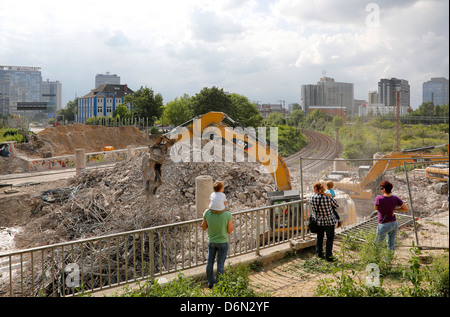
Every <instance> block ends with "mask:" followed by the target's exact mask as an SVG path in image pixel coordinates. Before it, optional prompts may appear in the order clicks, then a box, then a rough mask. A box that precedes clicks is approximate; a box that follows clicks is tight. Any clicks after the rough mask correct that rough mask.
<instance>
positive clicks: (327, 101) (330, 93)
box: [301, 76, 354, 113]
mask: <svg viewBox="0 0 450 317" xmlns="http://www.w3.org/2000/svg"><path fill="white" fill-rule="evenodd" d="M301 96H302V102H303V104H302V107H303V109H304V110H305V112H306V113H309V107H310V106H329V107H341V108H342V109H343V110H344V111H345V109H347V108H348V110H349V111H351V110H352V109H353V105H354V85H353V84H352V83H342V82H336V81H334V79H333V78H330V77H325V76H323V77H322V78H320V81H319V82H318V83H317V85H312V84H308V85H302V86H301Z"/></svg>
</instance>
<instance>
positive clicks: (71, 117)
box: [57, 98, 78, 121]
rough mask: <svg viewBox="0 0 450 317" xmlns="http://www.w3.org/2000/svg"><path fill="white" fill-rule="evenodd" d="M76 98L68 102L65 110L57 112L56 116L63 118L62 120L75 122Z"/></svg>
mask: <svg viewBox="0 0 450 317" xmlns="http://www.w3.org/2000/svg"><path fill="white" fill-rule="evenodd" d="M77 103H78V98H75V100H73V101H69V102H68V103H67V105H66V107H65V108H63V109H61V110H59V111H58V113H57V115H58V116H64V120H67V121H75V115H76V114H77Z"/></svg>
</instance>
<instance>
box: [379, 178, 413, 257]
mask: <svg viewBox="0 0 450 317" xmlns="http://www.w3.org/2000/svg"><path fill="white" fill-rule="evenodd" d="M392 188H393V186H392V184H391V183H389V182H388V181H385V182H382V183H381V184H380V189H381V192H382V193H383V195H382V196H377V197H376V198H375V209H376V210H377V211H378V227H377V235H376V238H375V242H376V243H381V242H383V241H384V239H385V238H386V235H387V236H388V241H387V244H388V248H389V250H392V251H394V250H395V236H396V235H397V231H398V223H397V218H396V217H395V214H394V212H396V211H408V210H409V208H408V206H407V205H406V204H405V203H404V202H403V201H402V200H401V199H400V198H398V197H397V196H395V195H392Z"/></svg>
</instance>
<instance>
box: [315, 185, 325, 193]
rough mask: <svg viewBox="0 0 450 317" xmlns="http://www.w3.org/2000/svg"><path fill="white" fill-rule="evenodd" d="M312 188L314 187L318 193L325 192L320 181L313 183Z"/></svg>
mask: <svg viewBox="0 0 450 317" xmlns="http://www.w3.org/2000/svg"><path fill="white" fill-rule="evenodd" d="M313 188H314V189H316V190H317V191H318V192H319V193H324V192H325V188H324V187H323V185H322V183H315V184H314V186H313Z"/></svg>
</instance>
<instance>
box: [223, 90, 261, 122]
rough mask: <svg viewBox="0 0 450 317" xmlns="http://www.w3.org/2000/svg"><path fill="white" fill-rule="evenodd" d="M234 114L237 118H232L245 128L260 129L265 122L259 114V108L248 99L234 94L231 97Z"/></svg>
mask: <svg viewBox="0 0 450 317" xmlns="http://www.w3.org/2000/svg"><path fill="white" fill-rule="evenodd" d="M230 99H231V103H232V107H233V111H232V112H233V113H234V114H235V117H231V115H230V117H231V118H232V119H233V120H236V121H238V122H239V123H240V124H242V125H243V126H244V127H254V128H256V127H258V126H260V125H261V123H262V121H263V117H262V116H261V115H260V114H259V111H258V108H257V107H256V105H255V104H254V103H251V102H250V101H249V100H248V98H247V97H245V96H242V95H239V94H236V93H233V94H231V95H230Z"/></svg>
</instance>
